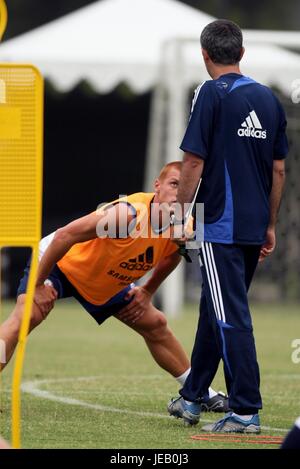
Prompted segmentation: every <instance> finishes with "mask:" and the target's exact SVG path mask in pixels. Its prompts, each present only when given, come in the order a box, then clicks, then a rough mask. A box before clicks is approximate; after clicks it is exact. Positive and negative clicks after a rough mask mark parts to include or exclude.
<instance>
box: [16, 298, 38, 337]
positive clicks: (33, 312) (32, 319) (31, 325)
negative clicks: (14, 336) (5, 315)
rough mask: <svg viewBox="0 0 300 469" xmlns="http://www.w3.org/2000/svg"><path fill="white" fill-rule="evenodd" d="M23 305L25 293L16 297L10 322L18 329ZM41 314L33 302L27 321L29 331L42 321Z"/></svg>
mask: <svg viewBox="0 0 300 469" xmlns="http://www.w3.org/2000/svg"><path fill="white" fill-rule="evenodd" d="M24 307H25V295H20V296H19V297H18V299H17V305H16V309H15V311H14V313H13V314H12V318H11V319H12V322H13V324H14V327H16V328H18V329H20V327H21V322H22V319H23V314H24ZM43 319H44V318H43V316H42V314H41V312H40V311H39V309H38V308H37V307H36V306H35V305H34V304H33V306H32V310H31V316H30V323H29V331H31V330H32V329H34V328H35V327H36V326H38V325H39V324H40V323H41V322H42V321H43Z"/></svg>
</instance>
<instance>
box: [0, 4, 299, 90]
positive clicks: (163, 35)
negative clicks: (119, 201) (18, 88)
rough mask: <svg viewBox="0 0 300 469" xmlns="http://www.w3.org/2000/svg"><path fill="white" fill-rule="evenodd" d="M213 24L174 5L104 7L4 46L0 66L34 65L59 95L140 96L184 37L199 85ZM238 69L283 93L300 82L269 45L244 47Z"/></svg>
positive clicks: (192, 77)
mask: <svg viewBox="0 0 300 469" xmlns="http://www.w3.org/2000/svg"><path fill="white" fill-rule="evenodd" d="M213 19H214V18H213V17H211V16H209V15H207V14H205V13H202V12H200V11H198V10H196V9H194V8H192V7H189V6H186V5H184V4H182V3H180V2H179V1H176V0H102V1H98V2H96V3H93V4H91V5H89V6H86V7H84V8H81V9H80V10H77V11H75V12H73V13H71V14H68V15H66V16H64V17H62V18H60V19H58V20H55V21H53V22H51V23H48V24H46V25H44V26H42V27H39V28H37V29H35V30H33V31H31V32H28V33H25V34H23V35H21V36H19V37H17V38H14V39H11V40H9V41H6V42H4V43H3V44H2V45H1V46H0V60H1V61H5V62H7V61H9V62H31V63H34V64H35V65H37V67H38V68H39V69H40V70H41V72H42V73H43V75H44V76H45V77H47V78H49V79H50V80H52V81H53V82H54V84H55V85H56V87H57V88H58V89H60V90H68V89H70V88H72V87H74V85H75V84H76V83H78V82H79V81H80V80H82V79H86V80H88V81H90V82H91V83H92V85H93V87H94V88H95V89H97V90H98V91H101V92H106V91H108V90H110V89H112V88H114V87H115V86H116V85H117V84H118V83H120V82H121V81H126V82H127V83H129V85H130V86H131V87H132V88H133V89H134V90H135V91H137V92H142V91H145V90H147V89H149V88H151V87H152V86H153V85H154V84H155V83H156V82H157V80H158V78H159V67H158V64H159V61H160V57H161V50H162V47H163V44H165V43H166V41H170V40H172V39H185V38H187V37H188V38H194V39H195V41H194V44H193V46H191V44H190V45H189V47H188V49H189V52H188V56H187V57H185V54H184V57H183V58H184V63H185V64H186V79H187V80H188V81H189V82H192V81H193V82H199V81H201V80H203V79H206V78H207V74H206V71H205V70H204V68H203V66H202V61H201V56H200V46H199V35H200V32H201V30H202V29H203V27H204V26H205V25H206V24H207V23H208V22H210V21H213ZM297 34H299V33H295V34H294V36H293V38H294V40H296V39H295V38H297ZM295 35H296V36H295ZM250 36H251V32H250ZM252 36H253V34H252ZM251 40H252V39H251ZM270 40H271V41H272V40H273V39H270ZM299 43H300V40H299ZM191 48H192V49H193V51H190V49H191ZM243 67H244V70H245V73H246V74H248V75H253V76H255V77H256V79H258V80H260V81H262V82H264V83H266V84H270V83H274V84H277V85H278V86H280V87H281V88H282V89H283V90H284V91H285V92H287V88H288V86H289V87H290V82H291V81H292V77H294V78H295V77H297V76H299V75H300V61H299V58H298V56H297V54H293V53H291V52H288V51H285V50H282V49H279V48H277V47H274V46H272V45H265V46H264V47H258V46H255V47H254V46H251V47H249V48H248V51H247V54H246V56H245V60H244V61H243Z"/></svg>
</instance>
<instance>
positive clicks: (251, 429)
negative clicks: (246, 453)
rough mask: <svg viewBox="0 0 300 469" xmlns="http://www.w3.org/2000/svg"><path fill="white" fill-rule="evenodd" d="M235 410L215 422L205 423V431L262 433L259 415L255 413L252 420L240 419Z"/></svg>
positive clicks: (203, 428)
mask: <svg viewBox="0 0 300 469" xmlns="http://www.w3.org/2000/svg"><path fill="white" fill-rule="evenodd" d="M232 414H233V412H228V413H227V414H226V415H225V417H224V418H223V419H221V420H218V421H217V422H215V423H210V424H208V425H204V427H202V428H201V430H202V431H204V432H212V433H260V422H259V415H258V414H255V415H253V417H252V418H251V419H250V420H247V421H245V420H243V419H240V418H239V417H238V416H236V415H232Z"/></svg>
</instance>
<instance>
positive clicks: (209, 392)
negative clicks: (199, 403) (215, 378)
mask: <svg viewBox="0 0 300 469" xmlns="http://www.w3.org/2000/svg"><path fill="white" fill-rule="evenodd" d="M217 394H218V393H217V392H216V391H214V390H213V388H208V395H209V398H210V399H211V398H212V397H215V396H216V395H217Z"/></svg>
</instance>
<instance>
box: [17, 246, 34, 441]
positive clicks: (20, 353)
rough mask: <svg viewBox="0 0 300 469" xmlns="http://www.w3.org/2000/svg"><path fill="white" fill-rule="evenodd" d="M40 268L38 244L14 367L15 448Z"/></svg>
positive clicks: (30, 274) (32, 265) (32, 262)
mask: <svg viewBox="0 0 300 469" xmlns="http://www.w3.org/2000/svg"><path fill="white" fill-rule="evenodd" d="M37 269H38V245H35V246H33V247H32V257H31V266H30V273H29V280H28V287H27V291H26V300H25V308H24V315H23V319H22V325H21V329H20V334H19V341H18V350H17V354H16V361H15V367H14V374H13V381H12V445H13V448H16V449H19V448H20V447H21V424H20V422H21V398H20V388H21V379H22V371H23V364H24V357H25V349H26V341H27V335H28V330H29V323H30V317H31V307H32V305H33V296H34V290H35V283H36V277H37Z"/></svg>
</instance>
